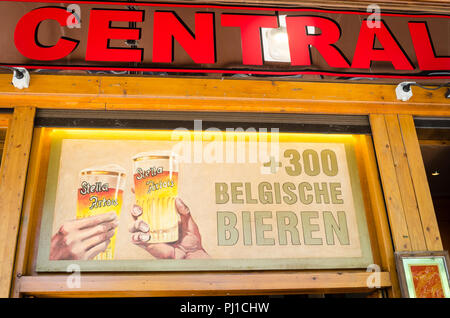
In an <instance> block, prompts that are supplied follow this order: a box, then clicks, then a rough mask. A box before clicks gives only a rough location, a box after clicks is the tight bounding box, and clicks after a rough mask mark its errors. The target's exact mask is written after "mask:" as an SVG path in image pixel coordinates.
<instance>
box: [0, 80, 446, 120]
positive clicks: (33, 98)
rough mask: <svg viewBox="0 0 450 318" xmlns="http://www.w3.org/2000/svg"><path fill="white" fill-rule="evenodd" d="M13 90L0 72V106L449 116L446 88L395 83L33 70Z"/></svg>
mask: <svg viewBox="0 0 450 318" xmlns="http://www.w3.org/2000/svg"><path fill="white" fill-rule="evenodd" d="M32 77H33V81H32V84H31V86H30V87H29V88H28V89H24V90H20V91H19V90H17V89H15V88H14V87H13V86H12V85H11V84H10V83H9V75H7V74H0V92H1V93H0V107H11V106H14V105H31V106H36V107H39V108H60V109H68V108H71V109H106V110H125V109H127V110H180V111H181V110H187V111H239V112H291V113H305V112H309V113H329V114H370V113H397V112H398V113H403V114H414V115H433V116H450V107H449V104H448V100H447V99H445V97H444V93H445V88H441V89H438V90H434V91H426V90H423V89H417V90H415V91H414V96H413V97H412V98H411V99H410V100H409V101H407V102H401V101H398V100H397V98H396V95H395V87H396V85H387V84H385V85H380V84H364V85H362V84H354V83H324V82H289V81H267V80H235V79H224V80H220V79H198V78H155V77H106V76H104V77H101V76H67V75H38V74H33V76H32Z"/></svg>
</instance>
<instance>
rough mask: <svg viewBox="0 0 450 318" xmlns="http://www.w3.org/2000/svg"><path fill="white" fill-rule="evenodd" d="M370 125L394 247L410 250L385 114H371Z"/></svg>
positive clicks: (409, 240) (400, 249)
mask: <svg viewBox="0 0 450 318" xmlns="http://www.w3.org/2000/svg"><path fill="white" fill-rule="evenodd" d="M370 125H371V127H372V136H373V142H374V147H375V152H376V155H377V160H378V166H379V168H380V177H381V183H382V185H383V190H384V195H385V202H386V208H387V212H388V216H389V223H390V226H391V232H392V233H391V234H392V239H393V241H394V249H395V250H396V251H410V250H411V239H410V237H409V231H408V226H407V223H406V217H405V211H404V209H403V204H402V197H401V194H400V186H399V184H398V181H397V173H396V171H395V165H394V158H393V155H392V150H391V143H390V140H389V134H388V128H387V126H386V121H385V118H384V115H378V114H377V115H370Z"/></svg>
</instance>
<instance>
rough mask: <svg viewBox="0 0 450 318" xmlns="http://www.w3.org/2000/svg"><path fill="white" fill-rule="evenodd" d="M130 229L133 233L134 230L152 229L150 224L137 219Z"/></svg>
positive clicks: (145, 230)
mask: <svg viewBox="0 0 450 318" xmlns="http://www.w3.org/2000/svg"><path fill="white" fill-rule="evenodd" d="M129 231H130V232H131V233H134V232H148V231H150V226H148V224H147V223H145V222H144V221H142V220H136V221H134V223H133V224H131V226H130V228H129Z"/></svg>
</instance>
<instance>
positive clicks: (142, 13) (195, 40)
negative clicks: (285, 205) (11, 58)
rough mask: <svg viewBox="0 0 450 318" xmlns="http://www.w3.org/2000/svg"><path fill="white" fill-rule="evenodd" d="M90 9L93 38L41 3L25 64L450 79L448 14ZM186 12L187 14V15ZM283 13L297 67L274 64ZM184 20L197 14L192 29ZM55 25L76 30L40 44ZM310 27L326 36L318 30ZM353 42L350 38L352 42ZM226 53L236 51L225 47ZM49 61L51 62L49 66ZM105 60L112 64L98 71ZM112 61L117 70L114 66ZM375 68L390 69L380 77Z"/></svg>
mask: <svg viewBox="0 0 450 318" xmlns="http://www.w3.org/2000/svg"><path fill="white" fill-rule="evenodd" d="M58 2H59V1H58ZM59 3H60V2H59ZM86 3H90V2H89V1H87V2H80V3H79V4H80V6H81V8H82V12H83V14H84V15H82V18H81V25H82V28H84V30H85V31H84V33H83V34H86V35H87V36H83V37H79V35H80V34H82V33H80V32H78V34H77V33H76V32H70V31H71V29H70V28H69V27H70V21H76V18H75V17H74V16H73V15H72V13H71V12H69V11H68V10H67V8H66V7H64V6H62V7H55V6H51V7H50V6H39V7H35V8H33V9H32V10H30V11H29V12H26V13H25V14H23V15H22V16H20V18H19V19H18V21H17V24H16V25H15V29H14V37H13V38H14V46H15V48H16V49H17V51H18V52H19V53H20V54H21V55H22V57H25V58H26V60H27V61H26V63H20V64H21V65H28V66H29V67H30V66H31V67H34V66H36V67H39V68H46V67H47V68H57V67H58V66H59V67H61V68H77V67H78V68H85V69H89V68H91V69H120V68H122V69H129V70H135V69H138V70H151V71H153V70H164V71H167V70H171V68H173V69H175V70H176V71H180V70H181V71H182V70H183V69H185V70H186V71H193V70H194V71H198V72H228V73H233V72H236V73H255V74H274V75H276V74H279V73H281V74H283V73H284V74H311V73H313V74H314V73H315V74H323V75H331V74H338V75H341V76H355V75H361V76H370V77H411V78H414V77H421V76H433V72H434V73H439V74H440V75H438V76H437V77H441V78H442V77H444V78H450V56H440V55H438V53H437V52H436V49H435V46H436V44H437V43H439V48H440V49H439V50H440V51H445V52H444V53H445V54H448V53H449V52H448V51H449V47H450V44H449V34H447V36H445V34H444V37H442V35H439V36H440V37H441V39H444V40H445V41H446V43H441V42H440V40H438V39H437V38H438V34H437V33H433V32H430V27H429V25H430V24H433V30H436V25H437V23H439V25H441V26H442V28H441V30H443V32H447V33H448V32H449V31H448V30H449V29H450V28H449V26H450V19H449V18H450V17H449V16H442V15H440V16H431V15H429V16H417V15H416V16H415V15H411V16H408V15H400V14H397V15H396V14H388V15H386V16H385V17H384V16H383V14H381V20H380V21H379V24H378V26H377V27H373V25H372V24H370V23H369V20H368V19H367V14H364V13H355V12H351V13H349V12H339V13H337V12H335V11H330V12H329V11H326V10H315V11H314V10H311V11H308V10H307V9H297V10H295V9H271V8H259V9H256V8H249V7H242V8H236V7H224V6H206V5H205V6H202V5H197V6H195V5H192V6H189V5H180V6H177V5H161V4H158V5H156V4H148V3H147V4H146V3H133V5H135V6H136V8H133V9H132V10H130V9H128V8H125V9H124V8H123V5H124V3H109V7H108V8H98V6H100V4H95V6H94V7H92V4H91V6H90V7H86V8H83V5H85V4H86ZM126 4H127V5H129V4H130V3H126ZM34 6H36V4H34ZM180 7H181V8H183V9H185V8H187V10H188V11H186V12H183V14H180ZM150 9H151V10H150ZM280 12H282V13H284V14H285V15H286V18H285V21H286V32H287V37H288V45H289V55H290V62H288V63H283V64H282V66H280V64H278V65H277V64H275V65H274V64H273V63H266V61H265V59H264V53H263V51H264V50H263V47H262V46H263V41H262V33H261V30H262V29H263V28H270V29H278V28H280V21H279V14H280ZM358 14H359V15H360V17H361V16H362V17H363V19H362V21H361V19H354V15H358ZM347 16H349V17H350V18H352V20H351V21H352V22H353V21H358V23H353V24H352V26H351V30H352V31H353V32H352V34H348V35H347V34H345V33H344V32H349V31H348V30H349V29H348V28H347V29H346V30H343V29H342V26H341V25H340V24H339V23H338V22H337V21H338V19H336V18H337V17H347ZM184 17H188V19H189V24H190V26H188V24H187V23H186V21H185V20H183V18H184ZM396 19H397V20H396ZM49 20H53V21H56V22H57V23H58V24H59V26H60V27H61V28H63V29H66V31H67V32H64V33H65V35H60V36H59V37H57V38H56V41H53V42H54V43H52V45H44V44H42V43H40V40H39V38H40V35H41V34H40V33H41V32H44V31H41V27H40V25H41V24H43V23H46V22H48V21H49ZM339 20H342V19H339ZM119 25H120V26H119ZM394 26H395V27H394ZM310 27H313V28H314V29H315V30H317V32H314V33H313V34H311V33H309V32H308V31H307V30H308V28H310ZM71 33H73V35H70V34H71ZM218 33H219V35H217V34H218ZM227 34H233V35H234V38H233V39H231V38H230V39H229V40H227ZM77 35H78V37H77ZM236 35H237V36H238V38H239V40H237V37H236ZM344 37H346V39H350V40H345V43H344V40H343V38H344ZM400 38H401V41H399V39H400ZM117 40H122V42H125V41H126V40H128V41H130V40H134V41H137V42H135V43H137V45H134V46H132V47H130V46H124V45H120V46H113V45H111V43H112V41H116V42H117ZM218 41H220V42H221V43H222V44H223V41H229V43H227V45H229V46H232V47H233V48H234V50H233V52H234V53H233V54H234V55H233V57H232V59H233V60H234V61H236V60H239V61H240V63H238V64H240V65H236V62H234V65H233V66H232V67H229V66H224V65H225V64H226V63H225V62H224V58H223V57H221V54H222V53H223V52H221V51H218V49H217V43H218ZM175 43H177V44H175ZM80 47H82V49H80ZM180 47H181V50H183V52H179V53H178V54H179V55H180V54H183V56H184V60H185V61H186V57H188V59H189V61H188V64H189V65H187V67H186V66H185V65H182V64H180V62H178V61H177V59H176V58H175V57H174V56H175V54H174V53H175V51H176V50H177V51H180ZM221 47H224V46H223V45H222V46H221ZM442 48H443V49H442ZM77 50H78V51H77ZM81 50H82V51H81ZM226 50H228V48H227V47H225V49H224V50H223V51H224V52H225V51H226ZM344 51H345V52H344ZM75 52H77V56H78V58H77V59H78V61H80V57H81V60H82V61H81V65H70V64H68V63H64V65H58V62H60V61H66V60H68V59H71V55H72V54H74V53H75ZM313 55H314V56H313ZM449 55H450V54H449ZM219 57H220V58H219ZM43 61H44V62H49V64H48V65H43V64H42V62H43ZM0 62H1V63H3V64H13V63H6V62H8V61H0ZM98 62H102V63H103V64H101V65H97V63H98ZM104 62H112V63H114V64H111V65H107V66H105V65H104ZM78 63H80V62H78ZM124 63H125V64H126V63H135V65H134V66H133V67H132V68H130V67H127V66H121V64H124ZM374 63H379V64H382V65H383V68H382V69H380V70H381V71H379V70H378V67H375V66H374V65H373V64H374ZM184 64H186V62H184ZM442 72H444V73H442ZM445 72H447V73H446V74H445Z"/></svg>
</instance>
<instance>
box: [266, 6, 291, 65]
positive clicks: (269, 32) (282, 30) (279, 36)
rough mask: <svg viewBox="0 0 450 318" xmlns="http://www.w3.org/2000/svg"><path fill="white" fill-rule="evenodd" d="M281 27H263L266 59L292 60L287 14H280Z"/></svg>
mask: <svg viewBox="0 0 450 318" xmlns="http://www.w3.org/2000/svg"><path fill="white" fill-rule="evenodd" d="M278 21H279V26H280V27H279V28H276V29H275V28H261V35H262V42H263V43H262V44H263V51H264V61H267V62H287V63H288V62H290V61H291V55H290V53H289V38H288V33H287V30H286V16H285V15H280V16H278Z"/></svg>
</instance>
